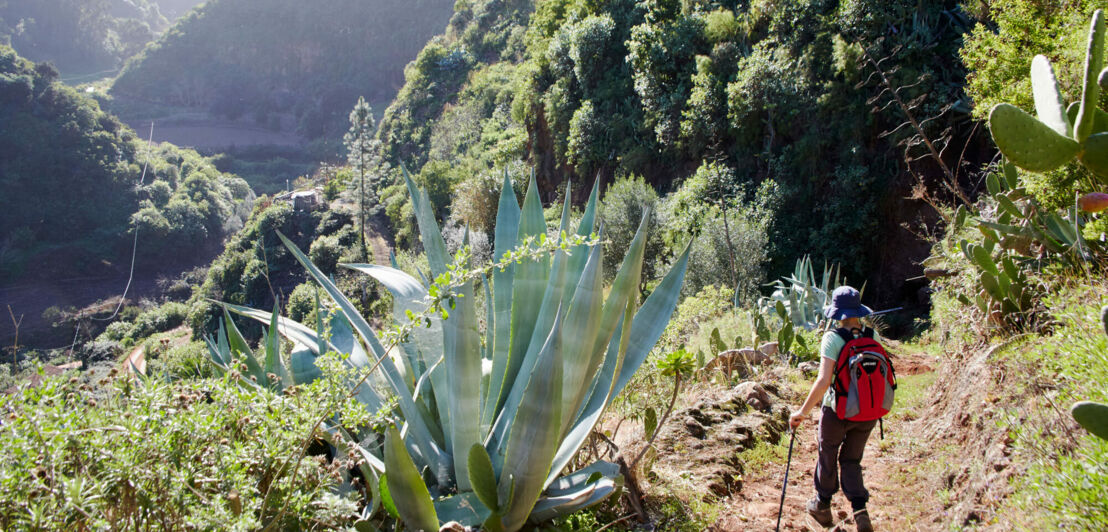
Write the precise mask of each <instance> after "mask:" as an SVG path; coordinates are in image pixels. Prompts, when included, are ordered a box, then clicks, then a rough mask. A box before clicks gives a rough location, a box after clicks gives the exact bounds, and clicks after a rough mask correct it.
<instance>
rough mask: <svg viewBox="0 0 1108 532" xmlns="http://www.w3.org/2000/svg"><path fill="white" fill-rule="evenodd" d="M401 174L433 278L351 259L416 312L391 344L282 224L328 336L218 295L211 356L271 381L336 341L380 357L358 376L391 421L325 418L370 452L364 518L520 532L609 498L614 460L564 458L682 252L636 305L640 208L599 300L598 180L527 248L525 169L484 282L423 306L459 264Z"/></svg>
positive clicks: (361, 361)
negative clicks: (574, 222)
mask: <svg viewBox="0 0 1108 532" xmlns="http://www.w3.org/2000/svg"><path fill="white" fill-rule="evenodd" d="M405 180H406V182H407V185H408V189H409V191H410V193H411V195H412V205H413V209H414V212H415V216H416V219H417V222H418V225H419V230H420V235H421V238H422V241H423V247H424V250H425V252H426V254H427V258H428V262H429V266H430V270H431V271H430V276H429V277H427V278H430V279H434V280H435V281H436V282H435V283H433V284H431V285H430V286H427V285H425V282H424V281H421V280H419V279H416V278H415V277H413V276H411V275H409V274H407V273H405V272H402V271H400V270H398V269H395V268H389V267H382V266H376V265H368V264H347V265H344V266H345V267H347V268H350V269H352V270H355V271H358V272H362V273H365V274H367V275H370V276H372V277H373V278H375V279H376V280H378V281H380V282H381V283H382V284H383V285H384V286H385V287H386V288H387V289H388V290H389V291H390V292H391V293H392V294H393V296H394V306H395V308H394V312H395V315H396V316H397V319H398V320H399V321H401V322H405V321H407V322H409V323H411V322H415V321H418V322H419V323H420V324H421V325H420V326H419V327H416V328H413V329H412V330H411V331H410V334H406V335H403V338H402V339H401V340H400V341H399V342H398V343H399V345H398V346H397V347H398V349H396V350H392V351H391V352H386V351H387V350H386V348H385V347H384V346H383V345H382V342H381V341H380V339H379V338H378V336H377V334H376V333H375V332H374V331H373V330H372V329H371V328H370V326H369V324H368V323H367V322H366V320H365V319H364V318H363V317H362V316H361V315H360V314H359V313H358V312H357V311H356V310H355V308H354V306H353V305H352V304H351V303H350V301H348V300H347V298H346V297H345V296H344V295H343V294H342V293H341V292H340V291H339V290H338V288H336V286H335V284H334V283H333V282H332V281H331V280H329V279H328V278H327V277H326V276H325V275H323V274H322V273H321V272H320V271H319V269H318V268H316V267H315V266H314V265H313V264H312V263H311V262H310V261H309V260H308V258H307V257H306V256H305V255H304V254H303V253H302V252H301V251H300V250H299V249H297V248H296V246H295V245H293V244H292V243H291V242H290V241H289V240H288V239H285V238H284V236H283V235H282V239H284V242H285V245H286V246H288V248H289V250H290V251H291V252H292V254H293V255H294V256H295V257H296V258H297V260H299V261H300V263H301V264H302V265H303V266H304V267H305V268H306V269H307V270H308V273H309V274H310V275H311V277H312V278H313V279H314V280H315V281H316V282H317V283H319V284H320V285H321V286H322V287H323V289H324V290H325V291H326V293H327V294H328V295H329V296H330V298H331V299H333V300H334V302H335V303H336V304H337V306H338V311H337V312H336V313H334V314H333V315H332V317H331V318H330V324H329V325H330V327H329V333H328V334H322V333H321V331H324V330H326V329H325V328H324V326H323V325H324V324H323V323H322V319H323V318H318V319H317V323H316V324H315V327H309V326H306V325H302V324H300V323H296V322H294V321H292V320H289V319H286V318H283V317H281V316H279V315H278V313H277V310H276V309H274V312H273V313H266V312H262V311H258V310H253V309H249V308H244V307H238V306H234V305H229V304H226V305H224V308H225V313H224V325H223V326H221V328H220V331H219V334H218V337H217V338H216V339H214V340H212V339H209V342H208V343H209V347H210V355H211V358H212V360H213V361H214V362H215V364H216V366H218V367H220V368H222V369H223V371H232V370H233V369H234V368H242V367H243V366H245V368H246V370H245V371H244V372H243V373H245V374H247V377H246V382H257V383H269V385H270V386H273V387H277V388H280V387H281V386H284V385H287V384H300V383H305V382H310V381H312V380H313V379H315V378H317V377H318V376H319V375H320V370H319V369H318V368H317V367H316V366H315V364H314V362H315V359H316V357H319V356H321V355H322V354H324V353H327V352H330V351H335V352H339V353H348V354H349V356H348V357H347V358H346V361H347V363H348V364H350V365H352V366H354V367H356V368H372V367H374V365H379V367H378V368H377V369H376V370H375V371H376V372H380V374H381V376H382V378H380V379H378V381H377V384H376V385H370V384H371V383H369V384H367V383H365V382H353V383H351V387H352V388H353V389H352V393H354V394H356V396H357V397H358V399H359V400H360V401H361V402H362V403H364V404H365V406H366V408H367V409H369V410H370V411H371V412H377V411H379V410H380V409H381V408H382V406H383V405H385V404H386V397H395V400H396V402H397V403H396V404H397V408H396V412H395V413H394V414H393V415H394V416H395V419H394V420H393V421H394V422H393V423H392V425H391V426H390V427H389V428H388V429H387V431H386V435H385V439H384V440H385V441H384V444H383V446H382V445H380V444H379V443H377V440H376V438H369V439H368V440H367V441H370V443H363V444H357V443H352V442H353V441H356V440H355V439H353V438H351V437H350V436H349V435H346V434H343V433H342V431H341V429H337V428H332V429H330V430H332V431H333V434H332V439H331V441H332V443H333V444H334V445H335V447H336V449H337V450H338V452H340V453H342V454H344V455H355V456H357V457H359V458H361V459H362V460H361V461H362V462H363V463H364V465H361V466H360V467H361V471H362V473H363V475H364V476H365V478H366V479H367V481H368V482H367V484H368V485H369V487H370V488H371V490H372V499H373V500H372V501H371V502H370V504H369V506H368V508H367V509H366V512H365V513H364V514H363V517H369V516H371V515H372V514H373V512H376V511H377V509H378V508H379V507H380V506H381V504H382V502H383V503H384V506H386V507H387V508H388V509H389V510H390V513H392V512H393V511H394V512H395V513H396V514H398V515H399V518H400V519H401V520H402V521H403V522H404V523H405V524H406V525H407V526H408V527H410V528H412V529H415V530H438V529H439V526H440V524H441V523H444V522H449V521H457V522H460V523H462V524H464V525H466V526H483V527H484V528H486V529H488V530H518V529H520V528H522V527H523V526H524V525H525V524H526V523H527V522H528V521H531V522H542V521H545V520H548V519H551V518H554V517H556V516H558V515H562V514H566V513H570V512H574V511H577V510H579V509H581V508H585V507H588V506H590V505H592V504H596V503H598V502H600V501H602V500H604V499H605V498H607V497H609V496H611V495H612V494H613V493H614V492H615V491H616V490H617V489H618V488H619V487H620V483H621V477H620V474H619V468H618V466H617V465H615V464H612V463H609V462H597V463H594V464H591V465H589V466H587V467H584V468H582V469H579V470H576V471H572V472H568V473H566V472H565V471H564V470H565V469H566V468H567V465H569V463H570V461H571V459H572V458H573V456H574V455H575V454H576V453H577V451H578V449H580V447H581V446H582V444H583V443H584V442H585V440H586V439H587V437H588V435H589V434H590V432H591V431H592V430H593V428H594V426H595V425H596V423H597V422H598V420H599V419H600V416H601V414H602V413H603V412H604V409H605V407H606V406H607V405H608V404H609V403H610V402H611V400H612V399H613V398H614V397H615V396H616V395H618V394H619V393H620V391H622V390H623V388H624V387H625V386H626V385H627V383H628V382H629V381H630V380H631V376H632V375H633V374H634V372H635V370H637V369H638V368H639V366H640V365H642V363H643V362H644V360H645V359H646V357H647V355H648V354H649V352H650V350H651V349H652V348H653V347H654V345H655V343H657V341H658V339H659V337H660V336H661V334H662V331H663V329H664V328H665V326H666V324H667V323H668V322H669V319H670V316H671V315H672V313H673V311H674V309H675V307H676V304H677V298H678V294H679V293H680V291H681V285H682V283H683V281H684V276H685V270H686V267H687V265H688V249H687V248H686V250H685V251H684V252H683V253H682V254H681V255H680V256H679V257H678V258H677V260H676V262H675V263H674V266H673V267H672V269H671V270H670V271H669V273H668V274H667V275H666V276H665V278H663V279H662V280H661V282H660V283H659V284H658V286H657V288H655V289H654V291H653V292H652V293H651V294H650V296H649V297H647V298H646V300H645V301H644V302H643V303H642V305H641V306H639V304H638V296H637V294H638V287H639V286H640V282H639V281H640V276H641V273H642V263H643V254H644V244H645V239H646V234H645V232H646V230H645V229H644V228H645V227H646V223H647V220H646V217H645V216H644V220H643V222H642V225H640V227H639V230H638V233H637V234H636V236H635V238H634V240H633V242H632V244H631V246H630V249H629V250H628V252H627V255H626V256H625V257H624V260H623V264H622V266H621V267H620V269H619V272H618V273H617V274H616V276H615V280H614V281H613V284H612V286H611V287H610V290H609V291H608V292H607V294H608V295H607V297H605V295H604V294H605V287H604V286H603V279H604V272H603V264H604V260H603V253H604V251H603V246H600V245H597V241H596V240H595V238H596V233H597V219H596V209H597V189H596V187H594V188H593V191H592V194H591V196H590V197H589V200H588V204H587V205H586V208H585V210H584V214H583V216H582V218H581V221H580V224H579V225H578V226H577V227H576V230H575V231H573V230H572V229H571V228H570V227H569V225H570V224H569V205H568V204H567V205H565V207H564V209H563V212H562V218H561V226H560V228H559V229H560V234H561V235H562V236H561V239H560V241H561V242H563V244H562V245H561V247H557V246H552V247H550V249H549V250H548V251H546V252H542V253H533V252H528V250H534V249H535V248H534V247H533V246H534V243H535V242H547V243H549V241H547V240H545V235H546V234H547V227H546V223H545V221H544V219H543V211H542V205H541V203H540V201H539V197H538V192H537V189H536V186H535V182H534V179H532V180H531V183H530V187H529V189H528V191H527V194H526V196H525V199H524V202H523V207H522V209H521V208H520V206H519V204H518V203H517V201H516V199H515V195H514V193H513V192H512V187H511V184H510V182H509V181H508V179H507V176H505V183H504V187H503V189H502V193H501V197H500V204H499V209H498V213H497V218H496V229H495V235H494V257H495V258H496V259H497V262H496V264H497V265H499V266H503V268H500V267H493V268H491V275H490V277H491V279H487V280H486V281H485V282H481V283H475V282H468V281H467V282H464V283H460V285H457V286H456V288H457V291H456V292H454V293H452V294H451V297H450V298H449V299H451V300H452V301H453V306H452V307H449V306H448V307H443V308H442V310H441V312H436V313H431V312H428V307H429V305H430V304H431V302H432V301H434V300H436V298H438V299H439V300H440V301H441V300H442V299H443V298H444V294H443V293H442V285H443V280H444V279H445V280H447V281H448V282H447V283H446V284H449V280H450V279H451V278H454V279H457V278H458V276H459V272H462V271H465V270H466V269H467V267H468V265H467V264H460V265H456V264H449V265H448V262H447V260H448V255H447V252H446V246H445V243H444V242H443V239H442V236H441V233H440V229H439V227H438V225H437V223H436V222H435V219H434V215H433V213H432V210H431V204H430V198H429V197H428V195H427V192H426V191H424V190H420V189H418V188H417V187H416V186H415V184H414V183H413V182H412V180H411V178H410V177H409V176H408V175H407V174H406V173H405ZM567 196H568V194H567ZM646 216H649V213H647V215H646ZM574 233H575V236H574ZM460 257H464V254H463V255H460ZM459 266H460V267H459ZM420 275H421V277H423V274H420ZM488 281H491V282H488ZM477 285H483V286H481V289H483V291H484V296H485V301H486V302H487V315H486V316H484V318H485V324H486V325H485V328H484V330H483V331H482V330H481V329H480V326H479V321H480V318H481V316H479V315H478V310H477V304H476V301H475V298H474V295H475V293H476V291H477V290H478V289H479V288H478V286H477ZM226 311H230V312H233V313H237V314H240V315H243V316H248V317H250V318H253V319H256V320H259V321H262V322H265V323H268V324H269V328H268V330H267V333H266V334H265V339H264V342H263V345H262V346H261V348H260V349H259V350H260V351H261V353H259V354H258V355H257V356H255V355H254V354H252V353H251V350H250V347H249V346H248V344H247V343H246V341H245V340H244V339H243V337H242V335H241V334H240V333H239V331H238V329H237V328H236V326H235V324H234V323H233V322H232V320H231V318H230V313H228V312H226ZM317 314H320V313H318V312H317ZM278 334H280V335H281V336H283V337H284V338H285V339H287V340H289V341H291V343H292V344H293V349H292V352H291V355H290V356H289V364H288V368H286V367H285V366H284V365H283V363H282V361H281V357H280V355H279V353H280V343H279V341H278ZM482 338H483V341H482ZM250 377H253V378H250ZM338 436H341V437H338ZM359 436H365V435H359Z"/></svg>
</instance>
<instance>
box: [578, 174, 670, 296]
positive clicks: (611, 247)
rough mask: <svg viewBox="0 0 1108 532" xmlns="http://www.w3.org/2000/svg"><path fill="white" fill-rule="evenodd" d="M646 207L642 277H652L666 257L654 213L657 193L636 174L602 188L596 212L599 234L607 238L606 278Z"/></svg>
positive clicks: (636, 227)
mask: <svg viewBox="0 0 1108 532" xmlns="http://www.w3.org/2000/svg"><path fill="white" fill-rule="evenodd" d="M647 209H649V210H650V211H651V212H652V213H653V214H652V215H651V218H650V223H649V226H648V228H647V239H646V259H645V260H644V261H643V279H653V278H654V277H655V272H656V271H658V270H659V269H660V268H661V266H662V265H664V260H665V244H664V243H663V242H662V235H661V232H660V231H659V227H660V226H659V222H658V216H657V213H658V193H657V192H655V191H654V187H651V186H650V185H648V184H647V183H646V181H644V180H643V178H642V177H638V176H624V177H620V178H618V179H616V181H615V183H612V185H611V186H610V187H608V190H607V191H605V192H604V198H603V199H602V200H601V202H600V212H599V214H600V221H601V226H602V227H603V232H604V234H603V235H601V236H602V237H603V239H604V240H605V241H606V242H607V243H606V247H605V249H604V273H605V275H607V276H608V277H609V278H610V277H611V276H613V275H615V272H616V271H617V270H618V269H619V265H620V262H621V261H622V260H623V256H624V255H625V254H626V253H627V248H628V246H629V245H630V244H631V240H632V239H633V238H634V237H635V231H636V230H638V228H639V222H640V221H641V220H642V216H643V213H644V212H646V210H647ZM690 273H691V272H690Z"/></svg>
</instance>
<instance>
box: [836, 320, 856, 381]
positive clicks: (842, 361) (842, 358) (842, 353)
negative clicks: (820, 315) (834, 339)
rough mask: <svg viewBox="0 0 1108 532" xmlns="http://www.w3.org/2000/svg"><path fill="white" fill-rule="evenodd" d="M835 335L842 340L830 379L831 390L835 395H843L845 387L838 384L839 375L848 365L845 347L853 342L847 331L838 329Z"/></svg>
mask: <svg viewBox="0 0 1108 532" xmlns="http://www.w3.org/2000/svg"><path fill="white" fill-rule="evenodd" d="M835 334H837V335H839V338H842V339H843V346H842V347H841V348H839V358H838V360H836V361H835V373H833V374H832V375H833V376H832V377H831V388H832V389H833V390H834V391H835V394H836V395H838V394H845V393H846V386H845V384H844V383H841V382H839V380H840V379H839V374H840V373H842V371H843V368H845V367H846V366H847V364H849V363H850V356H848V355H847V352H846V351H847V346H849V345H850V342H851V341H853V340H854V333H852V332H850V330H849V329H846V328H844V327H839V328H838V329H835Z"/></svg>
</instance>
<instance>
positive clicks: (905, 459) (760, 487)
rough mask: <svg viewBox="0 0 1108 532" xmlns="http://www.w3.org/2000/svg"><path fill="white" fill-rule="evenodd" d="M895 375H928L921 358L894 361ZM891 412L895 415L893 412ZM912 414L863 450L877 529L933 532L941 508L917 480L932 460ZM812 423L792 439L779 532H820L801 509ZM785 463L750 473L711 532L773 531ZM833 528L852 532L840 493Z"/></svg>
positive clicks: (812, 458)
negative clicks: (919, 471)
mask: <svg viewBox="0 0 1108 532" xmlns="http://www.w3.org/2000/svg"><path fill="white" fill-rule="evenodd" d="M897 370H898V374H900V375H901V376H904V375H911V374H926V373H930V372H931V371H932V370H931V368H930V367H929V364H928V362H927V360H926V359H925V358H924V356H923V355H911V354H910V355H904V356H902V357H901V359H900V360H899V361H898V365H897ZM894 412H895V411H894ZM912 414H914V412H911V413H909V412H904V411H901V412H900V413H899V415H893V416H890V419H888V420H886V423H885V439H884V440H881V439H880V436H879V434H878V431H877V430H874V433H873V434H872V436H871V437H870V439H869V442H868V444H867V445H866V453H865V457H864V458H863V459H862V467H863V470H864V475H865V479H866V487H867V488H868V489H869V491H870V502H869V512H870V516H871V519H872V521H873V526H874V528H875V529H877V530H897V531H900V530H934V529H935V528H936V527H937V526H939V525H937V524H936V521H939V520H940V519H941V515H942V511H943V504H942V502H941V501H940V500H939V495H938V493H937V492H936V490H934V489H931V488H930V486H934V485H936V483H935V482H925V480H927V479H922V478H919V474H920V473H918V471H917V468H916V466H918V465H920V464H923V463H924V462H926V461H928V460H929V459H930V458H931V454H932V453H931V451H930V450H929V449H928V448H927V446H926V445H921V444H920V443H919V442H922V441H926V440H925V439H923V438H925V436H924V427H922V426H921V424H920V423H919V421H918V420H916V421H911V420H910V418H911V417H913V416H912ZM817 430H818V429H817V422H816V421H815V420H809V421H807V422H805V424H804V425H802V426H801V427H800V428H799V429H798V431H797V434H796V441H795V444H794V448H793V457H792V467H791V469H790V471H789V486H788V490H787V492H786V497H785V507H784V513H783V516H782V518H781V530H824V529H823V528H822V527H818V526H817V525H816V524H815V522H814V521H809V518H808V516H807V512H806V511H805V510H804V504H805V502H807V500H808V499H810V498H811V497H812V496H813V493H814V488H813V486H812V475H813V473H814V470H815V463H816V454H817V452H816V440H815V439H816V432H817ZM784 462H785V460H781V462H780V463H774V464H769V465H767V466H766V467H765V468H763V469H761V470H759V471H750V472H748V475H747V476H746V478H745V479H744V483H743V488H742V491H741V492H739V493H738V494H736V495H734V496H733V497H732V499H731V501H729V503H727V504H726V506H727V507H728V508H729V511H727V512H726V514H725V515H723V516H721V517H720V520H719V521H718V522H717V523H716V525H715V527H714V530H715V531H718V532H732V531H735V532H737V531H740V530H773V529H774V526H775V525H776V522H777V509H778V505H779V504H780V500H781V481H782V479H783V478H784V477H785V463H784ZM832 508H833V510H834V513H835V518H836V523H837V525H836V528H834V529H831V530H837V531H838V530H843V531H847V530H849V531H853V530H854V529H855V528H854V523H853V520H852V519H851V518H850V504H849V503H848V502H847V501H846V498H845V497H843V496H842V494H841V492H840V493H837V494H836V495H835V497H834V499H833V500H832Z"/></svg>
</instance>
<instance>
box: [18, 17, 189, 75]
mask: <svg viewBox="0 0 1108 532" xmlns="http://www.w3.org/2000/svg"><path fill="white" fill-rule="evenodd" d="M192 3H193V4H195V3H196V1H193V2H192ZM158 7H159V6H158V3H157V2H154V1H152V0H3V1H0V44H8V45H10V46H12V47H13V48H15V50H16V51H17V52H19V54H20V55H22V56H24V57H26V58H28V59H31V60H32V61H40V62H42V61H49V62H51V63H53V64H54V65H55V66H56V67H57V68H58V69H60V70H61V72H62V73H63V74H65V75H67V76H68V75H73V74H92V73H95V72H98V71H112V70H114V69H117V68H119V67H121V66H123V62H124V61H125V60H126V59H127V58H129V57H131V56H132V55H134V54H136V53H138V52H139V50H142V48H143V47H144V46H146V43H148V42H150V41H151V40H153V39H154V38H155V37H156V36H157V35H158V34H159V33H161V32H162V31H164V30H165V29H166V28H168V27H169V22H168V21H167V20H166V18H165V17H164V16H163V15H162V12H161V11H160V10H159V8H158Z"/></svg>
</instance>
